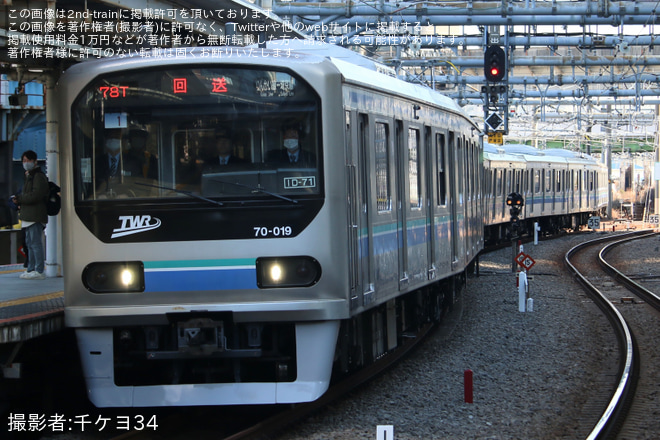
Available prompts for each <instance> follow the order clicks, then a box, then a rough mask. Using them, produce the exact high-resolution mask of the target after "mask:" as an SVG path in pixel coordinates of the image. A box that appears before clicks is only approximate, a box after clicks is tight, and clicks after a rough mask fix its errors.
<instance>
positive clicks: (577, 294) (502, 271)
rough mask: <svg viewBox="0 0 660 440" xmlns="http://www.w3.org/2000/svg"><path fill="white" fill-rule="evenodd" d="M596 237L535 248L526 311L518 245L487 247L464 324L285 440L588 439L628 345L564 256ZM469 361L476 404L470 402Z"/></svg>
mask: <svg viewBox="0 0 660 440" xmlns="http://www.w3.org/2000/svg"><path fill="white" fill-rule="evenodd" d="M596 237H597V235H596V234H594V233H587V234H575V235H569V236H566V237H563V238H559V239H555V240H553V241H546V242H542V243H541V244H539V245H537V246H534V245H532V244H531V243H530V244H526V245H525V246H524V252H525V253H526V254H528V255H530V256H531V257H532V258H533V259H534V260H535V261H536V264H535V265H534V267H533V268H532V269H531V270H530V272H529V274H530V275H531V276H532V277H533V279H532V280H531V281H530V296H531V297H532V298H533V300H534V311H533V312H524V313H521V312H519V311H518V290H517V287H516V275H515V273H513V272H512V270H511V259H512V250H511V249H510V248H506V249H503V250H500V251H497V252H494V253H490V254H487V255H483V256H482V257H481V264H480V268H481V271H480V272H481V276H480V277H478V278H477V277H475V278H470V279H469V280H468V285H467V291H466V293H465V294H464V296H463V301H462V305H461V307H459V308H457V309H460V308H462V310H457V312H459V313H460V316H459V318H458V319H459V320H458V322H457V324H454V325H450V324H447V325H446V326H445V329H444V331H443V330H442V329H441V330H440V331H437V332H435V333H434V334H433V335H432V336H431V337H430V338H429V339H428V340H427V341H425V342H424V344H423V345H422V346H421V347H420V348H419V349H418V350H416V351H415V352H414V353H413V355H412V356H410V357H409V358H407V359H406V360H404V361H402V362H401V363H399V364H398V365H396V366H395V367H394V368H393V369H392V370H389V371H388V372H387V373H385V374H383V375H382V376H380V377H378V378H376V379H375V380H373V381H371V382H369V383H368V384H366V385H364V386H362V387H360V388H359V389H356V390H355V391H354V392H353V393H352V394H351V395H349V396H347V397H346V398H344V399H341V400H339V401H337V402H335V403H334V404H332V405H331V406H330V407H328V408H325V409H324V410H322V411H320V412H319V413H317V414H315V415H314V416H312V417H310V418H308V419H307V420H306V421H304V422H302V423H300V424H298V425H296V426H294V427H292V428H291V429H289V430H288V431H287V432H285V433H281V435H280V436H278V437H277V439H279V440H298V439H300V440H302V439H305V440H316V439H319V440H320V439H324V440H326V439H346V440H355V439H375V438H376V432H377V426H378V425H389V426H392V427H393V430H394V440H404V439H468V438H469V439H558V438H566V439H580V438H585V437H586V436H587V435H588V433H589V432H590V431H591V428H592V426H593V425H591V426H585V425H589V424H588V423H587V422H585V420H593V423H594V424H595V423H596V421H597V419H598V418H599V417H600V413H601V409H600V405H602V401H601V402H600V403H599V404H598V405H595V404H594V403H593V400H594V399H595V396H596V394H597V393H598V391H599V390H602V389H603V386H604V385H603V382H607V381H612V380H613V379H612V378H611V377H610V378H609V379H608V378H607V377H608V376H607V375H608V372H609V374H610V375H611V372H612V370H613V369H614V371H616V362H617V361H616V359H617V351H618V349H617V345H616V342H615V340H614V338H613V333H612V330H611V327H610V325H609V323H608V321H607V320H606V319H605V318H604V317H603V316H602V314H601V312H600V310H599V309H598V308H597V307H596V306H595V305H594V304H593V302H592V301H591V300H590V299H589V298H588V297H587V296H586V295H585V293H584V292H583V290H582V288H581V287H580V285H579V284H578V283H577V282H575V281H574V280H573V279H572V278H571V277H570V276H569V275H568V274H567V272H566V271H565V269H564V263H563V260H564V255H565V254H566V252H567V251H568V250H569V249H570V248H572V247H573V246H575V245H577V244H579V243H581V242H583V241H586V240H590V239H592V238H596ZM447 328H451V331H447ZM468 369H469V370H472V372H473V378H474V379H473V380H474V401H473V402H474V403H471V404H470V403H465V401H464V384H463V377H464V371H465V370H468ZM603 377H605V379H604V378H603ZM601 393H602V391H601ZM601 400H602V399H601ZM594 406H596V407H594ZM387 440H392V439H390V438H389V437H388V438H387Z"/></svg>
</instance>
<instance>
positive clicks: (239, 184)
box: [211, 178, 298, 203]
mask: <svg viewBox="0 0 660 440" xmlns="http://www.w3.org/2000/svg"><path fill="white" fill-rule="evenodd" d="M211 180H213V181H214V182H219V183H224V184H227V185H234V186H238V187H241V188H247V189H249V190H251V191H253V192H262V193H264V194H268V195H269V196H273V197H277V198H278V199H282V200H286V201H287V202H291V203H298V200H294V199H291V198H289V197H286V196H283V195H281V194H277V193H274V192H270V191H268V190H265V189H263V188H259V187H256V186H251V185H245V184H243V183H238V182H227V181H226V180H220V179H213V178H211Z"/></svg>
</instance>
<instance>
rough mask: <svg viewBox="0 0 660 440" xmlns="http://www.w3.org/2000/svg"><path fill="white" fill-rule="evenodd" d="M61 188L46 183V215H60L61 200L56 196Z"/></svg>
mask: <svg viewBox="0 0 660 440" xmlns="http://www.w3.org/2000/svg"><path fill="white" fill-rule="evenodd" d="M60 190H61V188H60V187H59V186H57V185H56V184H55V183H53V182H51V181H50V180H49V181H48V197H47V198H46V212H47V213H48V215H50V216H53V215H57V214H59V213H60V208H61V207H62V199H61V198H60V195H59V194H58V193H59V192H60Z"/></svg>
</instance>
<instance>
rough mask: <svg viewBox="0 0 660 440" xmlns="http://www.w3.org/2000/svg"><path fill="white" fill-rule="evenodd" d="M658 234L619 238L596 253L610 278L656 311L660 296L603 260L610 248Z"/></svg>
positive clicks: (658, 306) (659, 306) (658, 308)
mask: <svg viewBox="0 0 660 440" xmlns="http://www.w3.org/2000/svg"><path fill="white" fill-rule="evenodd" d="M659 234H660V233H658V232H650V233H648V234H646V235H640V236H635V237H632V238H626V239H624V240H619V241H616V242H614V243H610V244H608V245H607V246H605V247H604V248H603V249H601V251H600V253H599V254H598V260H599V263H600V265H601V267H602V268H603V270H605V272H607V273H608V274H609V275H610V276H611V277H612V278H614V279H615V280H616V281H618V282H619V283H621V284H623V285H624V286H626V288H627V289H628V290H630V291H631V292H633V293H634V294H635V295H637V296H639V297H640V298H642V299H643V300H644V301H646V302H647V304H648V305H650V306H651V307H653V308H654V309H656V310H658V311H660V297H659V296H658V295H656V294H655V293H653V292H651V291H650V290H648V289H647V288H646V287H644V286H642V285H640V284H639V283H637V282H635V281H633V280H632V279H631V278H630V277H628V276H626V275H625V274H624V273H623V272H621V271H619V270H618V269H617V268H615V267H614V266H612V265H611V264H609V263H608V262H607V261H605V255H607V253H608V252H610V251H611V250H612V249H614V248H615V247H616V246H619V245H621V244H624V243H627V242H629V241H632V240H639V239H642V238H649V237H650V236H653V235H659Z"/></svg>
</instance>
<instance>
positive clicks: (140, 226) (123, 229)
mask: <svg viewBox="0 0 660 440" xmlns="http://www.w3.org/2000/svg"><path fill="white" fill-rule="evenodd" d="M119 221H121V226H120V227H119V228H116V229H113V230H112V235H111V236H110V238H117V237H123V236H125V235H131V234H137V233H138V232H145V231H151V230H152V229H156V228H158V227H159V226H160V219H159V218H153V219H152V218H151V216H150V215H120V216H119Z"/></svg>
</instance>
